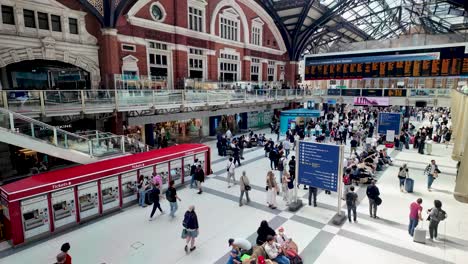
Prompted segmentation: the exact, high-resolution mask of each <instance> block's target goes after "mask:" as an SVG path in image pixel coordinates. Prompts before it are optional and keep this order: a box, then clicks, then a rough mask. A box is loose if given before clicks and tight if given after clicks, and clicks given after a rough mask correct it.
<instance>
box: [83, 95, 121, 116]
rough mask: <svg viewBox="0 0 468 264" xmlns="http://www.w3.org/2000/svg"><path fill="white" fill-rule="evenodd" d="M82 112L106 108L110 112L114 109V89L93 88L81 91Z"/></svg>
mask: <svg viewBox="0 0 468 264" xmlns="http://www.w3.org/2000/svg"><path fill="white" fill-rule="evenodd" d="M83 97H84V107H85V109H84V110H85V111H84V112H92V111H96V110H98V111H99V110H107V111H109V112H112V111H113V110H114V109H115V106H116V105H115V102H116V101H115V90H94V91H83Z"/></svg>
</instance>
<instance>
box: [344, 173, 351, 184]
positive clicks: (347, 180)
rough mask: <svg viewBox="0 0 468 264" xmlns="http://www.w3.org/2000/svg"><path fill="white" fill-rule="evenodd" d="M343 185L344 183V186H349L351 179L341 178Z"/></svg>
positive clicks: (347, 177) (348, 177)
mask: <svg viewBox="0 0 468 264" xmlns="http://www.w3.org/2000/svg"><path fill="white" fill-rule="evenodd" d="M343 183H344V185H350V184H351V177H350V176H349V175H345V176H344V177H343Z"/></svg>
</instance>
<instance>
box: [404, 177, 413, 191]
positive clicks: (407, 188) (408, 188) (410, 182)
mask: <svg viewBox="0 0 468 264" xmlns="http://www.w3.org/2000/svg"><path fill="white" fill-rule="evenodd" d="M413 187H414V180H413V179H411V178H406V179H405V191H406V192H409V193H412V192H413Z"/></svg>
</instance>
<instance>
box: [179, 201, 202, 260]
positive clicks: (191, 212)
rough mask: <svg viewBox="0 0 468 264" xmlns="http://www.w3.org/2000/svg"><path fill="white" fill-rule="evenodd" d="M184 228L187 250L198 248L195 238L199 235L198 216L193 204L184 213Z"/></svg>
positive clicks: (183, 233)
mask: <svg viewBox="0 0 468 264" xmlns="http://www.w3.org/2000/svg"><path fill="white" fill-rule="evenodd" d="M182 226H183V227H184V229H183V230H182V239H185V241H186V244H185V252H187V253H189V244H190V252H191V251H194V250H195V249H196V247H195V238H196V237H197V236H198V217H197V214H196V213H195V206H193V205H191V206H190V207H189V209H188V210H187V212H185V215H184V221H183V222H182Z"/></svg>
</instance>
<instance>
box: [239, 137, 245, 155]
mask: <svg viewBox="0 0 468 264" xmlns="http://www.w3.org/2000/svg"><path fill="white" fill-rule="evenodd" d="M244 144H245V137H244V135H242V136H241V137H240V138H239V144H238V145H239V157H240V159H244Z"/></svg>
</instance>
